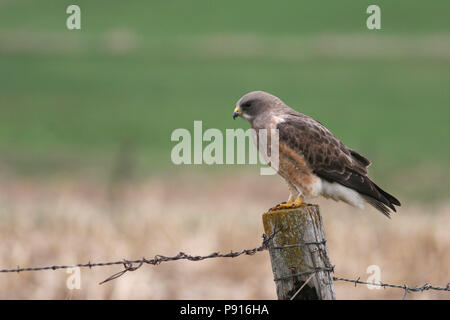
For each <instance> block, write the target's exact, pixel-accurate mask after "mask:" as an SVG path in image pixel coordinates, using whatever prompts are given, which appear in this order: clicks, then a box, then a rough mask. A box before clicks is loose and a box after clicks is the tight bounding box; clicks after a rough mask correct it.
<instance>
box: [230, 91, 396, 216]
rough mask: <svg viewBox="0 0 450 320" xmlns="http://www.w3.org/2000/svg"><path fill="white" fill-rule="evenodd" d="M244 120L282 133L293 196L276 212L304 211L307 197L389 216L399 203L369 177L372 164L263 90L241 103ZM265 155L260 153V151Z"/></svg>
mask: <svg viewBox="0 0 450 320" xmlns="http://www.w3.org/2000/svg"><path fill="white" fill-rule="evenodd" d="M236 117H242V118H243V119H245V120H247V121H248V122H250V125H251V127H252V128H253V129H254V130H256V132H259V130H260V129H266V130H267V131H268V132H270V130H271V129H278V134H279V167H278V171H277V173H278V174H279V175H280V176H281V177H283V178H284V180H286V182H287V185H288V187H289V191H290V195H289V198H288V200H287V202H283V203H281V204H279V205H277V206H275V207H273V208H272V209H271V210H279V209H286V208H297V207H300V206H305V204H304V203H303V199H304V197H308V198H309V197H317V196H324V197H325V198H331V199H333V200H336V201H339V200H341V201H344V202H346V203H348V204H350V205H352V206H354V207H357V208H360V209H363V208H364V204H365V203H369V204H370V205H372V206H373V207H375V208H376V209H377V210H379V211H381V212H382V213H383V214H384V215H386V216H387V217H390V213H391V210H392V211H394V212H395V211H396V210H395V206H400V202H399V201H398V200H397V199H396V198H395V197H394V196H392V195H390V194H389V193H387V192H386V191H384V190H382V189H381V188H380V187H379V186H377V185H376V184H375V183H374V182H373V181H372V180H370V178H369V177H368V176H367V167H368V166H369V165H370V161H369V160H368V159H366V158H365V157H364V156H362V155H361V154H359V153H358V152H356V151H355V150H352V149H350V148H348V147H346V146H345V145H344V144H343V143H342V142H341V141H339V140H338V139H337V138H336V137H335V136H334V135H333V134H332V133H331V132H330V131H329V130H328V129H327V128H325V127H324V126H323V125H322V124H320V123H319V122H318V121H316V120H314V119H313V118H311V117H309V116H307V115H304V114H301V113H299V112H297V111H295V110H293V109H291V108H290V107H288V106H287V105H286V104H285V103H284V102H283V101H281V100H280V99H279V98H278V97H276V96H274V95H271V94H269V93H267V92H264V91H253V92H250V93H247V94H245V95H244V96H243V97H242V98H241V99H239V101H238V102H237V104H236V109H235V110H234V113H233V119H236ZM258 149H259V148H258ZM260 151H261V150H260Z"/></svg>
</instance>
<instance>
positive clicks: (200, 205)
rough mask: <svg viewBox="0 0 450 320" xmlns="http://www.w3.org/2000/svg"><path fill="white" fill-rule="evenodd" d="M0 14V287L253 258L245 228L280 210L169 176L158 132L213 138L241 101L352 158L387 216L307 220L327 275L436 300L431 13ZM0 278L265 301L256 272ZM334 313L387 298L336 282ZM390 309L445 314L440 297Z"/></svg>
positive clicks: (437, 6)
mask: <svg viewBox="0 0 450 320" xmlns="http://www.w3.org/2000/svg"><path fill="white" fill-rule="evenodd" d="M73 3H74V2H72V1H70V2H69V1H58V2H57V3H56V2H55V1H51V0H40V1H33V0H22V1H11V0H0V242H1V243H2V245H1V246H0V268H14V267H16V266H17V265H20V266H35V265H48V264H72V263H80V262H87V261H89V260H90V261H92V262H94V261H110V260H117V259H122V258H129V259H132V258H140V257H141V256H142V255H145V256H146V257H151V256H152V255H154V254H165V255H170V254H176V253H177V252H178V251H185V252H188V253H193V254H206V253H210V252H212V251H216V250H222V251H227V250H232V249H233V250H239V249H243V248H253V247H255V246H258V245H259V244H260V236H261V234H262V225H261V214H262V213H263V211H264V210H265V209H267V208H268V207H270V206H271V205H273V204H274V203H278V202H280V201H281V200H285V198H286V196H287V194H286V188H285V186H284V185H283V183H282V181H281V180H280V179H279V178H278V177H261V176H259V175H258V171H257V170H256V169H255V167H243V166H211V167H208V166H206V165H205V166H195V168H194V167H193V166H192V167H189V166H175V165H173V164H172V162H171V161H170V151H171V148H172V147H173V145H174V144H175V143H171V141H170V135H171V133H172V131H173V130H174V129H176V128H181V127H182V128H187V129H192V127H193V121H194V120H202V121H203V128H204V129H207V128H219V129H225V128H241V127H243V128H247V126H248V124H247V123H246V122H244V121H232V119H231V113H232V111H233V108H234V104H235V103H236V101H237V99H238V98H240V97H241V96H242V95H243V94H244V93H246V92H248V91H251V90H266V91H268V92H271V93H273V94H276V95H278V96H280V97H281V98H282V99H283V100H284V101H285V102H286V103H287V104H289V105H290V106H291V107H293V108H295V109H296V110H298V111H300V112H303V113H305V114H308V115H310V116H312V117H314V118H316V119H317V120H319V121H320V122H321V123H323V124H324V125H326V126H327V127H328V128H330V130H332V131H333V133H335V134H336V135H337V136H338V137H339V138H340V139H342V141H343V142H344V143H345V144H346V145H348V146H350V147H352V148H354V149H356V150H358V151H360V152H361V153H362V154H363V155H365V156H367V157H368V158H369V159H371V160H372V161H373V163H374V165H373V166H372V167H371V168H370V174H371V176H372V177H374V178H375V180H376V181H377V183H379V184H380V185H382V186H385V187H386V189H387V190H388V191H390V192H392V193H393V194H394V195H396V196H399V198H400V200H401V201H402V203H403V204H404V206H403V207H402V208H401V210H400V212H399V214H398V215H395V216H394V218H393V219H392V221H388V220H387V219H386V218H384V217H383V216H381V215H380V214H378V213H376V212H374V211H373V210H371V209H369V210H367V212H364V213H360V212H358V211H355V210H353V209H351V208H349V207H347V206H345V205H343V204H335V203H334V202H321V205H322V211H323V216H324V220H325V227H326V232H327V235H328V241H329V242H328V244H329V248H330V252H331V256H332V260H333V263H335V264H336V274H337V275H339V276H346V277H351V278H353V277H357V276H361V279H364V278H365V276H366V274H365V270H366V268H367V266H369V265H371V264H377V265H379V266H380V267H381V270H382V278H383V281H386V282H392V283H399V284H403V283H407V284H409V285H423V284H424V283H425V282H427V281H428V282H431V283H433V284H436V285H445V284H446V283H447V282H448V281H450V273H449V270H450V268H449V266H450V239H449V235H448V226H449V222H450V221H449V220H450V217H449V215H450V203H449V201H450V198H449V193H450V183H449V181H450V170H449V169H450V166H449V163H450V148H448V140H449V139H450V126H449V121H448V119H450V93H449V90H448V89H449V87H450V24H449V20H448V12H449V10H450V5H449V2H448V0H434V1H432V2H430V3H427V4H426V5H424V4H423V2H422V1H418V0H414V1H407V0H397V1H395V2H393V1H377V4H379V5H380V6H381V8H382V30H379V31H369V30H368V29H367V28H366V24H365V19H366V17H367V15H366V13H365V11H366V8H367V6H368V5H369V4H372V2H369V1H353V0H344V1H339V2H336V1H331V0H330V1H321V2H320V3H319V2H317V3H315V2H302V1H295V2H294V1H280V2H277V3H276V4H275V3H274V2H273V1H269V0H260V1H256V0H251V1H245V2H242V1H236V0H231V1H226V2H223V1H221V2H211V1H207V0H198V1H175V0H168V1H164V2H161V1H135V0H134V1H127V2H114V3H112V2H111V1H105V0H101V1H100V0H98V1H84V0H83V1H76V3H77V4H79V5H80V7H81V10H82V29H81V30H80V31H69V30H67V29H66V26H65V21H66V18H67V14H66V13H65V12H66V8H67V6H68V5H69V4H73ZM116 270H117V268H114V267H113V268H104V269H94V270H83V271H82V290H81V291H75V292H69V291H68V290H67V289H66V287H65V280H66V278H67V276H68V275H67V274H66V273H65V272H64V271H57V272H42V273H36V274H33V273H23V274H19V275H17V274H11V275H7V276H5V275H0V298H5V299H9V298H43V299H49V298H61V299H64V298H73V299H83V298H105V299H109V298H140V299H141V298H158V299H160V298H187V299H188V298H199V299H201V298H224V299H226V298H243V299H245V298H269V299H272V298H275V288H274V284H273V281H272V280H271V279H272V275H271V269H270V263H269V258H268V255H267V253H260V254H258V255H256V256H253V257H239V258H237V259H233V260H214V261H204V262H200V263H192V262H187V263H185V262H174V263H167V264H163V265H160V266H157V267H144V268H142V269H141V270H139V271H137V272H135V273H131V274H127V275H126V276H124V277H123V278H121V279H118V280H116V281H114V282H112V283H109V284H105V285H102V286H99V285H98V282H100V281H102V280H104V279H105V278H106V277H108V276H109V275H111V274H112V273H114V272H116ZM336 285H337V294H338V298H341V299H344V298H350V299H359V298H368V299H378V298H388V299H391V298H392V299H397V298H401V295H402V293H401V292H400V291H398V290H394V289H386V290H368V289H367V288H366V287H363V286H361V287H358V288H356V289H355V288H354V287H353V286H351V285H348V284H343V283H337V284H336ZM408 298H417V299H426V298H443V299H449V298H450V297H449V295H448V294H435V293H432V292H428V293H423V294H411V295H409V296H408Z"/></svg>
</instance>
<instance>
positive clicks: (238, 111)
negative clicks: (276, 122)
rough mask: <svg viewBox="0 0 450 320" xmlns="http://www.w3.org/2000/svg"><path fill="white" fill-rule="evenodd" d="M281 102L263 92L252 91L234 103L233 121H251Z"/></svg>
mask: <svg viewBox="0 0 450 320" xmlns="http://www.w3.org/2000/svg"><path fill="white" fill-rule="evenodd" d="M279 102H281V101H280V99H278V98H277V97H275V96H273V95H271V94H269V93H267V92H264V91H252V92H249V93H247V94H245V95H244V96H243V97H242V98H240V99H239V101H238V102H237V103H236V108H235V109H234V112H233V119H236V118H237V117H241V118H243V119H245V120H248V121H253V120H254V119H255V118H256V117H257V116H258V115H260V114H263V113H264V112H265V111H269V110H270V109H271V108H273V107H274V106H276V105H278V103H279Z"/></svg>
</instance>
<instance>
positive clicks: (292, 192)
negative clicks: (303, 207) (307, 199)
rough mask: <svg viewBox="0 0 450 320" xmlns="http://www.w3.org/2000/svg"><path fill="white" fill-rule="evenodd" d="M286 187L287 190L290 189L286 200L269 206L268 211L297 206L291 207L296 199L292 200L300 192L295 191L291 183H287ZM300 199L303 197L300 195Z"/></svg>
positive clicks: (297, 196)
mask: <svg viewBox="0 0 450 320" xmlns="http://www.w3.org/2000/svg"><path fill="white" fill-rule="evenodd" d="M288 187H289V191H290V194H289V198H288V200H287V201H286V202H282V203H280V204H277V205H276V206H275V207H272V208H270V210H269V211H275V210H281V209H290V208H297V207H293V205H294V204H295V202H296V201H297V200H295V201H294V199H296V198H297V199H298V198H299V194H300V193H299V192H298V191H297V189H296V188H295V187H294V186H293V185H291V184H288ZM302 199H303V197H302ZM300 203H301V202H300Z"/></svg>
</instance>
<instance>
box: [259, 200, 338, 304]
mask: <svg viewBox="0 0 450 320" xmlns="http://www.w3.org/2000/svg"><path fill="white" fill-rule="evenodd" d="M263 224H264V232H265V234H266V236H270V235H273V236H272V237H271V238H270V239H269V241H268V247H269V255H270V261H271V263H272V271H273V275H274V277H275V278H274V280H275V284H276V287H277V295H278V299H279V300H289V299H295V300H297V299H298V300H334V299H336V294H335V292H334V285H333V275H332V273H333V270H332V269H333V268H332V266H331V263H330V259H329V256H328V249H327V247H326V239H325V232H324V229H323V225H322V218H321V216H320V211H319V207H318V206H317V205H308V206H306V207H300V208H296V209H286V210H277V211H269V212H266V213H264V214H263Z"/></svg>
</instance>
